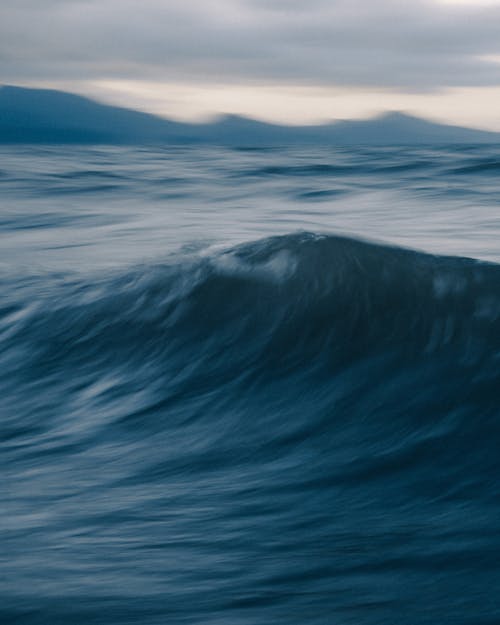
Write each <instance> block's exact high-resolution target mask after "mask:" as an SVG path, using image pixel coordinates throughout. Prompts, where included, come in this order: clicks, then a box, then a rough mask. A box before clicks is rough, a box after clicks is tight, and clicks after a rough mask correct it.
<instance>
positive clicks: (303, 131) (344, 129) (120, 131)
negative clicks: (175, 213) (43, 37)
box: [0, 86, 500, 146]
mask: <svg viewBox="0 0 500 625" xmlns="http://www.w3.org/2000/svg"><path fill="white" fill-rule="evenodd" d="M0 143H56V144H57V143H109V144H186V143H197V144H199V143H207V144H218V145H232V146H237V145H239V146H265V145H271V146H272V145H293V144H297V145H303V144H309V145H414V144H450V143H500V133H494V132H486V131H482V130H474V129H471V128H461V127H458V126H447V125H443V124H436V123H433V122H429V121H427V120H424V119H419V118H417V117H411V116H409V115H405V114H403V113H386V114H384V115H381V116H379V117H375V118H373V119H369V120H356V121H341V122H335V123H330V124H323V125H316V126H284V125H278V124H269V123H265V122H260V121H257V120H253V119H248V118H245V117H239V116H236V115H228V116H224V117H220V118H219V119H217V120H215V121H213V122H209V123H200V124H188V123H181V122H175V121H171V120H168V119H164V118H161V117H157V116H154V115H150V114H148V113H142V112H139V111H133V110H130V109H125V108H118V107H115V106H109V105H105V104H100V103H98V102H94V101H93V100H90V99H88V98H84V97H81V96H78V95H74V94H71V93H65V92H61V91H54V90H48V89H26V88H22V87H12V86H4V87H0Z"/></svg>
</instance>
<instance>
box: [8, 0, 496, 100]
mask: <svg viewBox="0 0 500 625" xmlns="http://www.w3.org/2000/svg"><path fill="white" fill-rule="evenodd" d="M488 55H500V7H498V6H496V7H495V6H489V7H485V6H483V7H480V6H478V5H473V4H472V5H470V6H469V7H464V6H461V7H458V6H453V5H446V4H439V3H437V2H432V1H431V0H413V1H412V2H409V1H408V0H399V1H396V0H349V1H347V0H309V1H308V2H304V1H303V0H302V1H300V2H299V1H298V0H210V1H208V2H205V3H202V2H200V1H199V0H164V1H161V0H141V1H139V0H7V2H2V4H1V6H0V80H1V81H3V82H14V83H15V82H16V81H36V80H40V81H42V80H43V81H50V80H81V79H85V80H89V79H132V80H137V79H147V80H162V81H163V80H164V81H188V82H189V81H192V82H195V81H206V82H226V83H227V82H238V83H251V82H269V83H272V84H276V83H278V84H279V83H283V84H296V85H341V86H361V87H374V86H375V87H393V88H399V89H404V90H413V91H418V90H423V91H425V90H429V89H435V88H439V87H451V86H490V85H498V84H500V64H497V63H495V62H492V61H487V60H485V59H484V58H483V57H485V56H488Z"/></svg>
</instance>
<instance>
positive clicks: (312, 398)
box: [0, 233, 500, 625]
mask: <svg viewBox="0 0 500 625" xmlns="http://www.w3.org/2000/svg"><path fill="white" fill-rule="evenodd" d="M2 289H3V293H4V294H6V297H4V300H3V304H2V308H1V309H0V363H1V365H2V371H3V372H4V375H3V376H2V379H1V380H0V390H1V393H2V407H1V411H2V420H1V432H0V440H1V442H2V456H1V461H0V462H1V466H2V468H3V470H4V471H5V475H6V476H8V478H9V484H10V488H9V491H8V497H6V498H5V501H4V505H5V510H6V518H7V519H10V521H9V523H10V525H9V527H10V529H9V535H8V540H6V541H5V562H7V563H9V564H8V566H6V570H8V572H9V576H7V577H6V578H12V579H14V580H16V586H15V587H14V586H12V588H11V587H10V586H9V588H8V592H7V593H6V600H5V602H4V608H3V610H4V616H5V618H6V619H7V620H11V621H15V620H16V619H24V620H23V622H26V623H39V622H47V621H51V620H53V619H54V618H56V617H57V618H58V619H61V620H65V621H69V620H71V621H72V622H83V621H85V622H96V623H97V622H102V618H103V617H102V610H101V608H102V606H103V605H104V606H105V605H110V606H112V608H113V610H114V611H113V610H112V611H111V612H109V614H108V617H109V620H110V622H117V619H118V620H119V619H120V617H119V616H118V615H119V614H120V615H121V614H122V613H123V614H124V612H123V611H124V610H125V609H126V613H127V615H129V616H130V618H131V619H132V616H131V615H133V620H134V621H137V622H139V621H141V622H160V621H161V622H164V621H165V620H167V621H169V622H179V623H180V622H202V621H204V616H205V617H206V614H207V613H210V614H216V615H219V614H223V615H224V616H225V618H227V619H228V622H234V621H235V620H240V621H241V622H242V623H251V622H264V621H267V620H272V621H273V622H279V620H280V615H283V614H290V613H302V612H301V610H302V611H303V610H304V609H306V608H307V607H308V606H311V605H314V606H315V610H316V612H315V614H314V615H312V617H311V619H312V620H311V621H310V622H313V623H315V624H316V623H317V624H318V625H319V624H320V623H323V622H325V615H327V614H331V613H339V614H347V615H351V616H352V617H353V618H354V620H356V622H359V623H366V624H367V625H368V624H371V623H374V622H386V621H387V615H388V613H389V612H390V613H391V614H394V613H397V614H406V613H407V611H408V610H411V616H409V619H404V620H405V621H406V622H411V623H416V622H429V623H431V622H435V620H436V617H437V615H438V614H442V613H443V610H444V609H445V608H446V609H447V613H448V614H451V615H452V616H453V619H454V621H455V622H457V623H458V622H463V623H464V624H465V623H466V622H467V623H469V622H477V621H475V620H474V619H473V620H469V621H467V620H466V619H463V620H461V618H462V616H461V609H462V608H461V604H460V605H459V604H458V603H453V605H452V606H451V607H450V605H449V599H450V597H455V596H457V592H456V591H457V589H458V588H459V587H461V583H462V581H464V580H465V581H466V582H467V587H468V589H469V591H470V597H471V599H470V606H469V608H468V613H470V614H474V618H475V619H477V617H478V614H479V615H481V614H484V613H485V612H484V610H483V608H482V606H484V605H486V604H487V599H488V597H489V596H490V595H489V592H490V591H488V590H485V589H488V588H491V581H492V580H491V576H492V575H494V571H496V564H497V562H498V550H496V551H495V549H494V548H493V547H492V545H495V544H496V543H495V539H494V538H492V537H494V536H496V532H497V527H496V518H497V515H496V514H493V513H491V512H490V513H489V514H486V513H485V510H487V509H488V508H489V507H490V508H491V507H492V506H495V505H496V502H497V501H498V488H497V486H496V475H498V470H499V468H500V466H499V459H498V449H497V442H498V440H499V435H500V428H499V423H500V421H499V418H498V417H499V408H498V388H500V386H499V385H500V368H499V366H498V359H499V355H500V267H499V266H496V265H490V264H486V263H482V262H477V261H473V260H468V259H461V258H447V257H438V256H429V255H425V254H421V253H418V252H413V251H408V250H403V249H398V248H393V247H387V246H384V245H376V244H372V243H366V242H362V241H358V240H353V239H348V238H342V237H335V236H322V235H315V234H307V233H299V234H294V235H288V236H283V237H275V238H270V239H266V240H262V241H256V242H252V243H248V244H244V245H241V246H237V247H235V248H231V249H223V250H220V249H219V250H217V251H211V252H201V253H198V255H197V256H193V255H192V254H188V253H186V254H184V255H177V256H175V257H172V258H170V259H166V260H165V262H163V263H161V264H155V265H151V264H149V265H144V266H142V267H134V268H133V269H130V270H127V271H121V272H115V273H114V275H110V274H107V275H101V276H94V277H93V278H90V277H89V276H86V277H85V278H84V277H82V275H73V276H71V275H68V274H64V273H62V274H60V275H54V276H52V277H51V278H50V279H49V278H47V277H46V276H45V277H40V276H31V277H25V278H24V279H23V280H20V279H19V278H18V277H16V279H15V280H14V279H10V278H9V277H8V276H5V275H4V277H3V281H2ZM61 544H62V546H61ZM19 554H23V555H22V557H20V556H19ZM470 562H480V563H481V565H480V567H477V568H476V569H475V573H474V575H472V576H471V575H470V574H469V571H468V569H467V566H468V565H467V564H466V563H470ZM131 563H133V565H131ZM42 568H43V570H44V571H45V573H46V574H45V575H44V580H43V583H42V582H40V581H37V582H36V583H34V582H33V581H32V580H33V571H35V572H36V571H40V570H42ZM461 571H464V573H463V575H465V577H464V578H463V579H462V577H460V575H461V573H460V572H461ZM443 572H446V576H447V577H446V580H447V581H446V584H444V582H443V584H444V586H441V588H446V589H447V590H446V592H445V593H444V595H443V596H442V597H441V596H437V595H436V596H433V600H432V606H433V607H432V609H431V610H430V611H429V619H428V620H425V619H424V620H423V621H420V620H419V619H418V618H417V620H415V618H413V615H414V614H419V612H418V606H419V602H420V598H421V595H422V592H424V590H425V589H427V591H428V592H433V591H432V589H431V590H429V588H430V587H429V579H435V578H436V576H440V575H443V574H444V573H443ZM457 572H458V573H457ZM388 578H389V579H390V580H391V583H390V584H387V583H385V582H386V581H387V579H388ZM410 581H411V583H410ZM347 586H349V588H350V589H351V591H350V592H347V591H346V588H347ZM415 588H416V589H417V591H418V592H417V591H416V590H415ZM360 597H361V599H362V600H360ZM368 603H369V605H370V609H369V610H366V605H368ZM488 605H490V604H488ZM116 610H119V612H116ZM153 613H154V614H155V615H156V617H157V618H156V617H155V618H156V620H155V619H153V620H151V619H152V616H151V615H152V614H153ZM113 614H114V616H113ZM308 614H309V612H308ZM408 614H409V613H408ZM108 617H106V618H108ZM349 618H350V616H349ZM214 622H215V621H214ZM287 622H288V621H287ZM293 622H295V621H293Z"/></svg>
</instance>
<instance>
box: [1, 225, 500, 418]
mask: <svg viewBox="0 0 500 625" xmlns="http://www.w3.org/2000/svg"><path fill="white" fill-rule="evenodd" d="M499 279H500V269H499V267H498V266H496V265H490V264H486V263H480V262H477V261H472V260H467V259H459V258H445V257H436V256H429V255H424V254H420V253H417V252H412V251H407V250H403V249H398V248H391V247H386V246H382V245H374V244H368V243H364V242H361V241H357V240H352V239H347V238H341V237H333V236H318V235H312V234H297V235H290V236H285V237H277V238H271V239H266V240H264V241H259V242H254V243H250V244H246V245H242V246H240V247H237V248H234V249H230V250H225V251H222V252H218V253H214V254H212V255H208V256H205V257H201V258H197V259H192V258H191V259H184V260H183V261H182V262H172V263H165V264H163V265H157V266H147V267H142V268H139V269H135V270H132V271H129V272H127V273H125V274H120V275H118V276H113V277H111V278H109V277H106V278H103V279H98V280H95V281H94V282H89V283H87V282H85V283H80V282H78V281H76V282H75V283H70V284H68V283H67V282H66V281H65V280H64V281H63V283H62V284H61V285H59V286H58V287H57V288H56V287H55V286H52V287H51V288H50V289H47V291H46V293H43V292H42V293H41V295H40V296H39V299H38V300H36V297H35V301H29V302H21V303H18V304H17V305H15V310H16V311H17V312H15V313H14V314H13V313H12V311H11V308H12V305H13V304H11V306H10V307H7V309H6V311H5V313H4V317H3V318H2V325H1V327H2V329H3V331H4V335H5V336H6V337H7V338H4V339H3V347H4V350H6V352H7V353H9V351H10V352H11V353H12V354H13V356H12V358H13V361H14V363H15V364H16V366H15V367H13V371H16V375H17V376H21V377H22V379H23V381H24V382H25V383H26V382H29V381H30V378H31V381H35V380H36V381H37V383H39V380H40V376H41V377H42V378H45V379H48V378H55V379H57V378H58V376H60V379H62V380H64V384H68V379H69V380H78V382H77V386H79V387H81V389H83V388H84V387H94V386H97V387H99V386H100V385H102V383H100V382H99V380H102V379H109V380H115V382H111V381H110V382H109V383H106V384H104V386H103V390H102V391H100V393H102V395H103V397H104V396H107V395H110V393H111V394H113V393H116V392H118V390H117V388H115V386H114V385H117V387H119V388H120V389H121V391H120V392H129V391H131V389H134V388H139V387H140V388H141V389H151V393H149V391H148V392H146V393H145V394H144V393H143V399H144V397H145V396H149V395H150V400H151V398H154V399H153V400H152V401H149V402H148V401H145V403H144V405H143V406H141V408H140V410H139V413H140V414H141V415H143V418H147V415H154V418H157V417H158V415H160V416H161V415H162V414H167V413H168V412H169V409H170V408H169V407H172V406H177V407H178V408H179V409H182V406H183V402H184V401H185V400H186V399H189V398H193V397H195V396H198V395H199V396H203V395H207V394H209V395H212V396H213V395H214V394H224V393H229V394H231V395H232V396H233V397H234V398H235V400H236V401H237V403H238V404H241V402H242V397H247V396H248V394H249V390H248V389H252V391H251V393H255V392H256V388H259V389H261V390H262V389H264V388H271V387H273V385H277V386H279V387H280V388H281V387H282V386H283V385H288V386H289V389H288V390H287V391H286V393H287V396H288V398H289V400H288V401H289V402H291V403H293V401H295V399H296V397H295V396H296V395H299V396H300V397H301V401H305V399H306V398H307V399H308V400H310V401H311V403H312V405H310V406H309V407H308V414H307V421H308V422H309V423H310V424H311V427H314V426H313V425H312V423H313V421H314V418H315V417H314V414H315V413H316V412H317V411H318V410H319V412H320V413H322V412H323V411H325V410H326V411H328V409H327V406H328V404H329V402H330V401H332V400H333V398H334V397H336V398H337V399H336V402H338V401H339V398H340V397H345V396H346V395H349V393H359V394H360V396H359V398H358V399H357V400H355V398H354V397H352V398H351V402H352V404H351V405H350V408H349V410H348V412H349V411H350V412H351V413H352V412H356V411H358V410H359V407H360V406H361V405H364V403H365V402H366V403H367V404H370V401H372V402H374V405H375V404H376V405H378V403H379V402H380V406H384V405H387V409H388V410H390V411H393V412H395V413H396V414H397V413H399V412H401V413H408V411H410V412H411V413H415V414H414V417H415V418H417V416H418V415H417V413H418V412H419V411H420V410H422V409H423V407H424V405H425V403H426V402H430V403H434V402H437V403H438V404H440V405H442V406H443V407H445V406H447V403H446V402H451V404H450V405H453V407H454V408H453V409H454V410H458V411H463V410H464V409H465V406H466V405H467V401H468V400H470V398H471V396H474V397H475V400H474V401H475V404H474V406H475V408H474V410H475V411H477V410H478V405H481V406H484V407H486V406H487V405H489V403H488V402H491V401H492V398H494V397H495V396H496V388H497V386H496V385H497V384H498V382H499V373H498V371H497V367H496V364H495V363H496V359H497V357H498V356H497V354H498V350H499V348H500V288H499ZM54 292H55V293H57V295H54ZM16 352H17V353H18V354H19V355H20V356H21V357H20V358H16ZM26 354H28V355H29V356H28V357H27V356H26ZM11 368H12V365H11ZM464 385H465V386H464ZM81 389H80V390H81ZM111 389H114V391H113V393H112V392H111ZM127 389H128V390H127ZM479 389H482V391H481V392H479ZM95 392H97V391H95ZM137 392H138V391H137ZM406 393H407V394H408V396H407V397H406V398H405V394H406ZM476 394H477V397H476ZM370 397H371V400H370V399H368V398H370ZM294 398H295V399H294ZM375 398H377V401H376V402H375ZM396 398H397V401H396ZM318 402H319V404H320V405H319V406H318V409H316V408H315V404H316V403H318ZM334 403H335V402H334ZM167 408H168V409H167ZM372 410H374V408H373V407H372V408H371V409H369V412H371V411H372ZM378 410H379V409H377V411H378ZM380 410H382V408H380ZM443 410H444V408H443ZM449 411H450V408H449V407H448V409H446V410H444V412H445V413H449ZM382 412H383V410H382ZM431 412H432V418H433V419H438V420H439V419H441V418H443V415H442V414H440V410H439V409H437V408H436V409H435V410H431ZM118 413H120V411H118ZM137 415H138V411H137V410H133V411H124V412H123V414H118V415H117V416H118V417H120V418H123V419H125V418H129V417H133V418H138V416H137ZM263 418H264V420H265V417H263ZM418 418H421V417H418ZM304 427H305V426H304Z"/></svg>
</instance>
